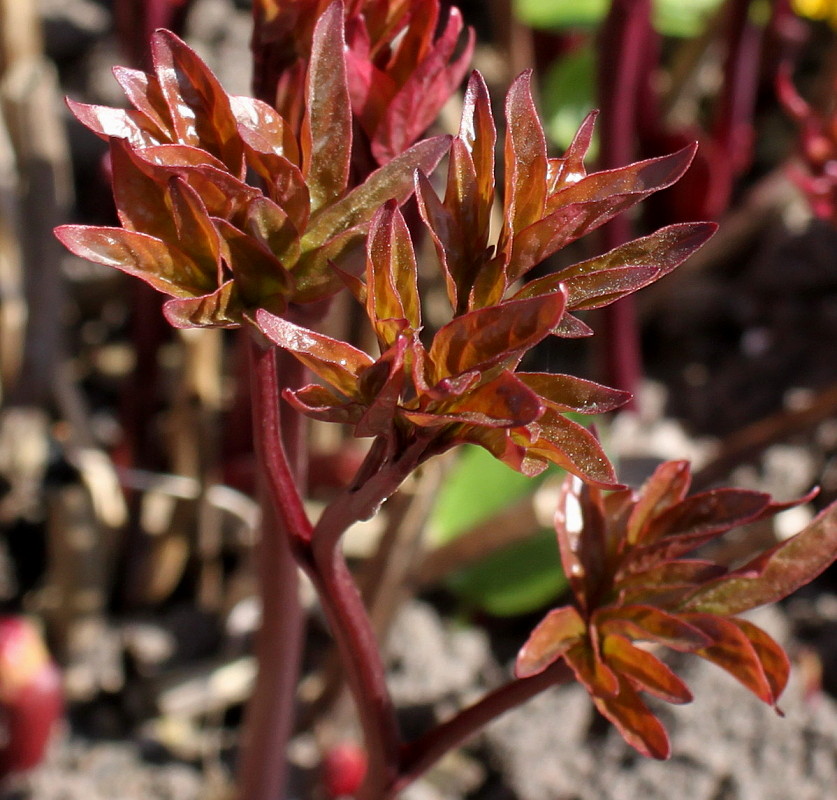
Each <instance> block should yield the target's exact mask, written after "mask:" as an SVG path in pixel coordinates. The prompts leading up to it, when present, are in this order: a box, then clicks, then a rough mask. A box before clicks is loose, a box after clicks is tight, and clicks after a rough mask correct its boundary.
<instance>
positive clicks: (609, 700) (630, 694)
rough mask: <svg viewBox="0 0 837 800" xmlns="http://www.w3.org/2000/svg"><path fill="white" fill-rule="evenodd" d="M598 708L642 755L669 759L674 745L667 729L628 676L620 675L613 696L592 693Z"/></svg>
mask: <svg viewBox="0 0 837 800" xmlns="http://www.w3.org/2000/svg"><path fill="white" fill-rule="evenodd" d="M593 702H594V703H595V704H596V708H598V709H599V711H600V712H601V713H602V715H603V716H605V717H607V719H609V720H610V721H611V722H612V723H613V724H614V725H615V726H616V728H617V729H618V731H619V733H621V734H622V737H623V738H624V739H625V741H626V742H627V743H628V744H629V745H631V747H633V748H634V749H635V750H638V751H639V752H640V753H642V755H644V756H648V757H649V758H656V759H660V760H663V759H666V758H668V757H669V756H670V755H671V745H670V744H669V741H668V735H667V734H666V729H665V728H664V727H663V725H662V723H661V722H660V721H659V720H658V719H657V718H656V717H655V716H654V715H653V714H652V713H651V712H650V711H649V710H648V708H647V706H646V705H645V703H643V702H642V700H641V699H640V696H639V694H638V693H637V691H636V690H635V689H634V688H633V687H632V686H631V685H630V683H629V682H628V680H627V679H626V678H622V677H620V678H619V691H618V693H617V694H615V695H613V696H610V697H600V696H596V695H594V696H593Z"/></svg>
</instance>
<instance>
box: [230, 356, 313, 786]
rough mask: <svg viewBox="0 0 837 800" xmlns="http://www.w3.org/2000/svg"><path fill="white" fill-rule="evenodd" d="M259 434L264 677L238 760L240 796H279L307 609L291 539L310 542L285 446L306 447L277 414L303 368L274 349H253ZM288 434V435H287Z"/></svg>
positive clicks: (259, 641) (259, 651) (260, 656)
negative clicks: (284, 366) (284, 362)
mask: <svg viewBox="0 0 837 800" xmlns="http://www.w3.org/2000/svg"><path fill="white" fill-rule="evenodd" d="M250 356H251V358H250V368H251V370H250V371H251V381H252V401H253V437H254V441H255V451H256V458H257V463H258V467H259V477H260V479H261V482H262V485H261V487H260V489H261V494H262V514H263V519H262V536H261V540H260V542H259V547H258V579H259V594H260V598H261V601H262V624H261V628H260V629H259V633H258V636H257V638H256V646H255V653H256V660H257V663H258V674H257V676H256V684H255V686H254V689H253V694H252V696H251V698H250V702H249V704H248V708H247V718H246V721H245V726H244V730H245V731H246V735H245V741H244V743H243V747H242V754H241V760H240V763H239V786H238V796H239V798H241V800H278V799H279V798H281V797H283V796H284V791H285V786H286V783H287V761H286V758H285V751H286V748H287V743H288V740H289V738H290V736H291V733H292V731H293V722H294V695H295V692H296V686H297V682H298V678H299V669H300V662H301V656H302V637H303V614H302V608H301V606H300V603H299V592H298V573H297V566H296V562H295V560H294V557H293V552H292V545H291V542H292V541H296V542H298V541H300V540H305V541H307V540H308V539H309V538H310V535H311V522H310V521H309V519H308V517H307V515H306V514H305V509H304V507H303V504H302V498H301V496H300V492H299V482H298V481H297V480H296V476H295V475H294V473H293V471H292V469H291V466H290V464H289V461H288V457H287V453H286V444H293V445H294V446H295V447H302V442H301V439H300V437H299V430H298V425H297V424H296V421H295V420H294V418H293V417H289V418H288V422H287V423H285V426H286V430H283V419H282V416H281V415H280V411H279V395H280V389H281V387H282V385H283V384H284V385H285V386H294V385H295V384H298V383H299V382H300V379H301V375H300V370H298V369H297V370H292V371H283V374H282V376H281V377H282V380H281V381H280V376H279V374H278V370H277V363H276V351H275V350H274V349H273V348H270V349H265V348H263V347H262V346H261V345H260V344H258V343H256V342H255V341H252V342H251V347H250ZM283 434H287V437H286V436H284V435H283Z"/></svg>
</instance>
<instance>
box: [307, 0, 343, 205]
mask: <svg viewBox="0 0 837 800" xmlns="http://www.w3.org/2000/svg"><path fill="white" fill-rule="evenodd" d="M343 25H344V23H343V3H342V2H341V1H340V0H335V2H333V3H331V5H329V7H328V8H327V9H326V10H325V12H324V13H323V14H322V16H321V17H320V18H319V19H318V20H317V25H316V27H315V28H314V39H313V45H312V48H311V61H310V63H309V65H308V78H307V82H306V104H305V116H304V117H303V121H302V133H301V134H300V139H301V144H302V173H303V175H304V176H305V180H306V183H307V184H308V189H309V191H310V192H311V208H312V211H315V212H316V211H317V210H318V209H320V208H323V207H326V206H328V205H330V204H332V203H333V202H334V201H335V200H337V199H339V198H340V197H341V196H342V195H343V194H344V192H345V190H346V186H347V184H348V181H349V166H350V163H351V158H352V154H351V150H352V114H351V103H350V101H349V87H348V84H347V82H346V62H345V60H344V57H343V50H344V48H345V39H344V36H343Z"/></svg>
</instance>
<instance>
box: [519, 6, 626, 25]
mask: <svg viewBox="0 0 837 800" xmlns="http://www.w3.org/2000/svg"><path fill="white" fill-rule="evenodd" d="M609 6H610V2H609V0H574V2H572V3H568V2H566V0H514V11H515V14H516V15H517V18H518V19H519V20H520V21H521V22H523V23H525V24H526V25H531V26H532V27H533V28H569V27H585V28H592V27H594V26H595V25H598V24H599V22H601V21H602V19H603V18H604V15H605V14H606V13H607V10H608V8H609Z"/></svg>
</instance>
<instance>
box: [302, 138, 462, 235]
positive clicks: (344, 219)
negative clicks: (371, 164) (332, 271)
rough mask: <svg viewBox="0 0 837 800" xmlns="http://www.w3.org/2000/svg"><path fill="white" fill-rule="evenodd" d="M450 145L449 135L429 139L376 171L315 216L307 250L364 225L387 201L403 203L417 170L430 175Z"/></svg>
mask: <svg viewBox="0 0 837 800" xmlns="http://www.w3.org/2000/svg"><path fill="white" fill-rule="evenodd" d="M449 147H450V137H449V136H436V137H433V138H432V139H425V140H424V141H422V142H419V143H418V144H416V145H413V146H412V147H411V148H410V149H409V150H406V151H405V152H403V153H402V154H401V155H400V156H398V157H397V158H394V159H393V160H392V161H390V162H389V163H387V164H385V165H384V166H383V167H380V168H379V169H377V170H375V172H373V173H372V174H371V175H370V176H369V177H368V178H367V179H366V180H365V181H364V182H363V183H362V184H361V185H360V186H358V187H356V188H355V189H353V190H352V191H350V192H349V193H348V194H347V195H346V196H345V197H343V198H342V199H341V200H338V201H337V202H336V203H334V204H332V205H330V206H329V207H328V208H324V209H322V210H321V211H320V212H319V213H317V214H315V215H314V216H313V217H312V219H311V223H310V225H309V226H308V231H307V233H306V234H305V236H304V238H303V246H304V249H306V250H307V249H313V248H316V247H319V246H321V245H323V244H325V242H327V241H328V240H329V239H331V238H332V237H334V236H337V235H338V234H341V233H342V232H344V231H347V230H349V229H350V228H355V227H357V226H359V225H363V224H364V223H366V222H368V221H369V220H370V219H371V218H372V215H373V214H374V213H375V212H376V211H377V210H378V209H379V208H380V207H381V206H382V205H383V204H384V203H385V202H386V201H387V200H395V201H396V202H397V203H398V204H399V205H400V204H401V203H403V202H404V201H405V200H406V199H407V198H408V197H409V196H410V195H411V194H412V192H413V174H414V173H415V171H416V170H421V171H422V172H424V173H426V174H430V173H431V172H432V171H433V169H434V168H435V167H436V165H437V164H438V163H439V160H440V159H441V158H442V156H443V155H444V154H445V153H446V152H447V150H448V148H449Z"/></svg>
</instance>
